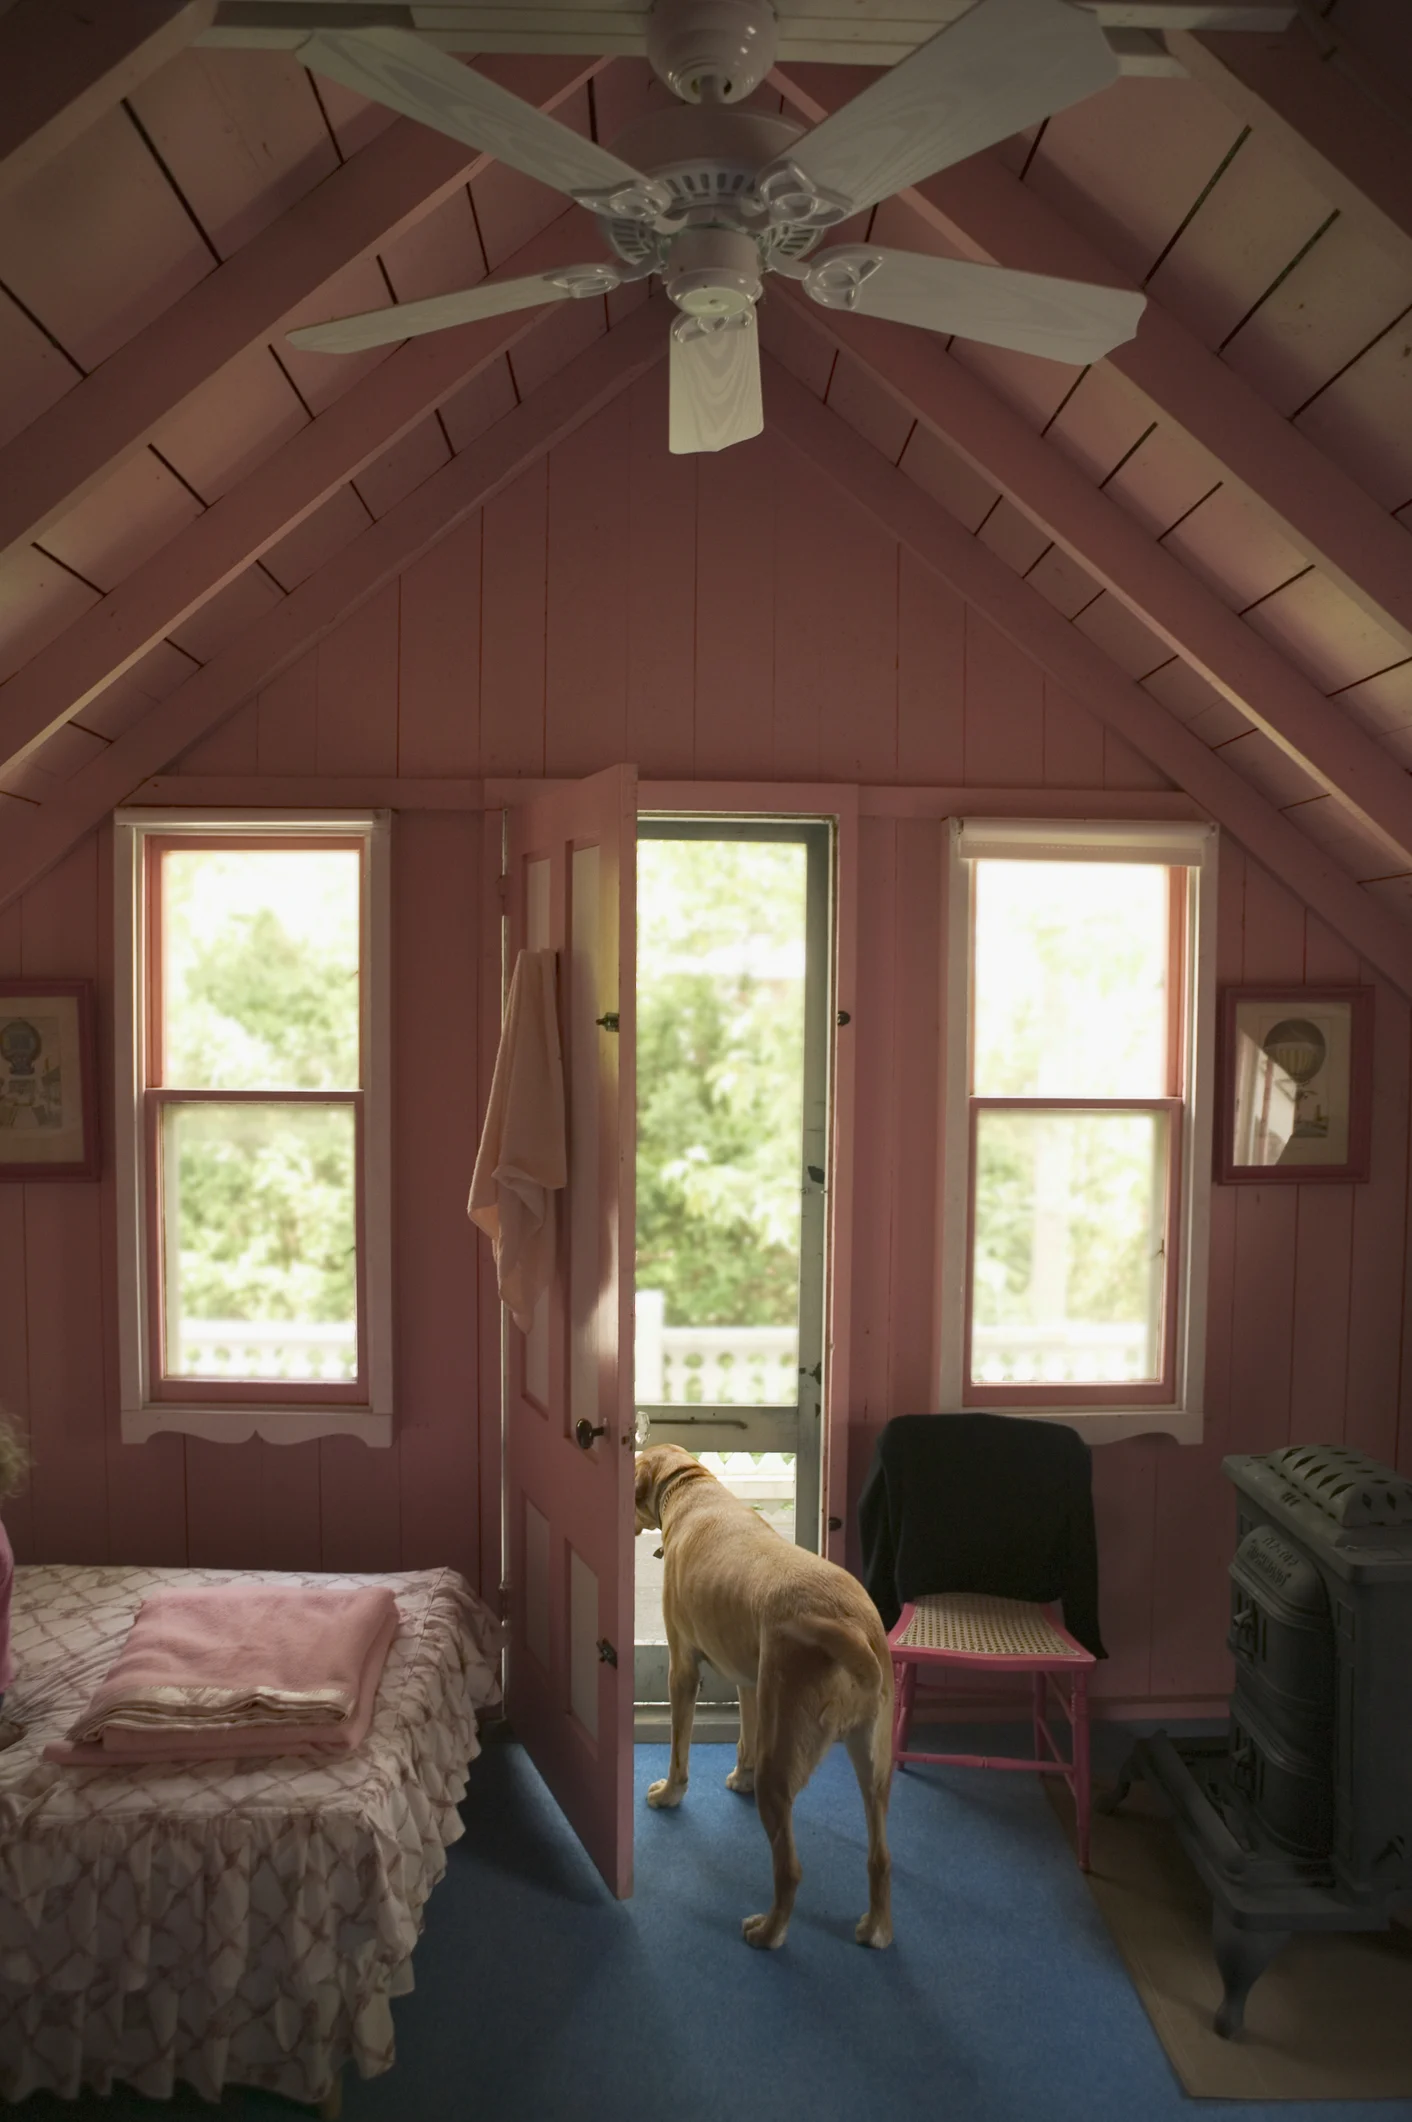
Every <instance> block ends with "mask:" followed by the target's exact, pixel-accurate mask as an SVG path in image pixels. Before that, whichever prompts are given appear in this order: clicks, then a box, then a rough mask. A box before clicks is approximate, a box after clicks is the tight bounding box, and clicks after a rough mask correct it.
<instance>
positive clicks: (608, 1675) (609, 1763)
mask: <svg viewBox="0 0 1412 2122" xmlns="http://www.w3.org/2000/svg"><path fill="white" fill-rule="evenodd" d="M508 822H509V831H508V878H509V884H508V912H509V930H510V934H509V943H510V958H509V963H510V964H513V963H514V957H515V953H516V952H517V951H518V950H520V949H521V948H528V949H531V950H535V949H540V950H542V949H552V950H554V951H556V952H557V953H558V994H559V1028H560V1037H561V1040H562V1043H563V1050H564V1082H565V1098H566V1102H567V1106H568V1185H567V1187H566V1189H565V1191H564V1194H563V1195H562V1196H561V1197H560V1198H559V1202H558V1210H559V1229H558V1251H557V1265H556V1270H555V1275H554V1281H553V1284H552V1286H551V1287H550V1289H549V1290H548V1291H547V1292H546V1294H545V1296H544V1297H543V1298H542V1299H541V1300H540V1304H539V1308H538V1310H537V1312H536V1315H535V1318H534V1322H533V1325H532V1327H531V1329H530V1331H529V1333H528V1334H522V1333H521V1332H520V1331H519V1329H518V1328H517V1327H515V1326H513V1325H508V1324H507V1327H506V1332H507V1335H508V1338H509V1361H508V1364H507V1367H506V1465H505V1508H506V1514H507V1515H506V1544H507V1550H508V1561H509V1580H510V1652H509V1678H508V1686H507V1706H508V1709H509V1714H510V1719H511V1722H512V1723H513V1725H514V1728H515V1731H516V1734H517V1736H518V1737H519V1738H520V1739H522V1740H523V1741H524V1744H525V1747H526V1749H527V1750H528V1752H529V1754H530V1757H531V1759H532V1760H533V1761H534V1763H535V1766H536V1767H537V1768H538V1769H539V1771H540V1773H541V1775H542V1776H543V1777H544V1780H545V1782H546V1783H547V1784H548V1785H549V1788H550V1790H551V1791H552V1792H553V1793H554V1796H555V1798H556V1799H557V1800H558V1802H559V1804H560V1805H561V1806H562V1808H563V1810H564V1812H565V1814H566V1815H567V1817H568V1819H569V1821H570V1824H571V1825H572V1826H573V1828H574V1830H575V1832H576V1833H577V1834H578V1835H579V1837H580V1839H581V1840H582V1842H583V1844H584V1847H585V1848H586V1849H587V1851H588V1853H589V1855H590V1856H591V1857H592V1858H593V1861H594V1863H595V1864H596V1865H597V1866H598V1869H599V1870H600V1871H601V1872H602V1874H603V1876H604V1878H605V1879H606V1880H607V1882H608V1884H609V1886H611V1887H612V1889H613V1891H614V1893H615V1894H617V1895H619V1896H620V1897H622V1896H626V1895H627V1894H629V1893H631V1891H632V1736H633V1573H632V1572H633V1500H632V1495H633V1423H634V1407H633V1370H632V1354H633V1323H632V1322H633V1271H632V1263H633V1242H634V1240H633V1229H634V1225H633V1207H634V1185H633V1179H634V1159H635V1155H636V1123H635V1104H634V1084H633V1066H632V1062H633V1033H634V1003H635V988H636V872H637V770H636V768H635V767H628V766H616V767H610V768H609V769H608V770H607V771H606V772H604V773H600V774H595V775H593V776H592V778H591V779H589V780H586V781H580V782H575V783H572V784H570V785H567V786H562V787H560V788H559V789H557V790H556V791H554V793H552V794H547V795H536V796H533V797H530V798H528V799H527V800H526V801H525V802H523V803H519V804H514V805H512V806H511V807H510V809H509V812H508Z"/></svg>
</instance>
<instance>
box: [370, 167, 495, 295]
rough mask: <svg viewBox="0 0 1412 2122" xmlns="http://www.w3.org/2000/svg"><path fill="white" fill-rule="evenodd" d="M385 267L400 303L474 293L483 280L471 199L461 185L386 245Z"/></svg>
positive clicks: (483, 259)
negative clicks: (470, 290) (463, 291)
mask: <svg viewBox="0 0 1412 2122" xmlns="http://www.w3.org/2000/svg"><path fill="white" fill-rule="evenodd" d="M381 257H382V262H383V265H384V266H385V268H386V270H387V277H388V279H389V280H390V281H391V283H392V291H393V293H394V294H395V295H396V297H397V299H398V301H399V302H424V301H425V300H426V299H427V297H428V296H429V295H447V294H452V293H454V292H455V291H456V290H457V289H459V288H463V287H475V286H476V285H477V284H478V282H480V281H481V280H483V279H484V278H485V254H484V253H483V251H482V250H481V247H480V230H479V229H478V228H477V227H476V217H475V212H474V210H473V208H472V206H471V195H470V192H469V190H468V189H467V188H466V187H465V186H464V185H463V186H462V187H461V188H460V190H459V191H454V192H452V194H451V196H450V198H449V199H443V200H442V202H441V205H440V206H435V207H433V208H432V210H431V212H430V213H429V214H423V216H422V218H421V220H420V221H414V222H413V223H412V226H411V227H410V228H407V229H403V230H402V232H401V234H400V235H397V236H394V237H393V239H392V241H391V242H390V243H386V244H384V245H383V248H382V252H381Z"/></svg>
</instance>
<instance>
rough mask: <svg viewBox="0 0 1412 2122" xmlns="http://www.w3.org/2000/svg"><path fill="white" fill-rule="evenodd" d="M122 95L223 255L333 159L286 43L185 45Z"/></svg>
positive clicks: (305, 77) (303, 72)
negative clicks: (267, 48)
mask: <svg viewBox="0 0 1412 2122" xmlns="http://www.w3.org/2000/svg"><path fill="white" fill-rule="evenodd" d="M130 100H131V103H132V108H133V110H134V112H135V113H136V115H137V118H138V121H139V122H140V124H141V126H142V128H143V130H144V132H145V133H146V134H147V136H148V138H149V139H150V140H151V142H152V144H153V146H154V147H155V148H156V150H157V153H158V154H159V155H160V156H161V158H162V160H163V162H164V163H165V164H166V166H167V168H168V169H169V170H170V171H171V173H172V177H173V179H174V180H175V182H176V184H177V186H178V188H179V189H180V191H181V195H182V197H183V198H184V199H185V200H186V202H187V204H188V206H189V207H190V208H191V211H192V213H193V214H194V215H195V216H196V219H197V221H198V222H199V223H200V225H201V227H202V229H203V230H204V231H205V234H206V235H207V237H208V238H209V239H210V241H211V243H212V244H213V245H214V247H215V248H216V250H218V251H219V252H220V254H221V256H222V257H223V258H228V257H229V256H230V254H231V252H232V251H236V250H239V249H240V247H241V245H242V244H243V243H248V242H249V241H250V238H251V237H252V236H255V235H258V234H259V232H260V230H261V229H262V228H266V227H268V226H269V224H270V222H271V221H274V220H277V219H278V217H279V215H280V214H282V213H283V212H284V210H285V208H286V207H288V206H292V205H293V204H294V202H295V200H296V199H301V198H302V197H303V196H304V194H305V192H307V191H309V190H310V189H311V188H312V187H313V186H314V185H315V184H317V183H318V182H319V179H320V178H321V177H327V176H328V175H329V173H330V172H331V171H332V170H335V169H337V167H338V163H339V153H338V149H337V148H336V147H335V146H334V143H333V140H332V137H331V136H330V133H329V129H328V126H327V124H326V123H325V120H324V114H323V112H322V110H321V109H320V108H319V103H318V99H317V98H316V96H315V94H314V90H313V86H312V84H311V80H310V76H309V72H308V69H307V68H306V67H302V66H301V65H300V64H299V62H298V60H297V59H296V58H295V57H294V55H293V53H292V52H242V51H186V52H183V53H182V54H181V56H180V57H179V58H176V59H173V60H171V61H170V62H169V63H168V64H167V65H166V66H164V67H163V68H162V69H161V70H160V72H158V73H156V74H154V75H153V76H152V78H151V79H150V80H148V81H145V82H143V84H142V86H141V87H140V88H139V89H138V90H137V91H136V92H135V93H134V95H133V96H132V98H131V99H130Z"/></svg>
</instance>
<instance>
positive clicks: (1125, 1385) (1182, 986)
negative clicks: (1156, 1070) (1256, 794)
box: [961, 856, 1192, 1409]
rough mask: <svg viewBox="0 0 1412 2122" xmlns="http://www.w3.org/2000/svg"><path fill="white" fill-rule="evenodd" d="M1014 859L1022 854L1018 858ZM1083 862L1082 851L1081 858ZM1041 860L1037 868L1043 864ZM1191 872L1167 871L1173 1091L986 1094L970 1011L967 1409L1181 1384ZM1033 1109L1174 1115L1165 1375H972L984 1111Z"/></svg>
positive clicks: (1140, 1400) (1164, 1392) (1138, 1397)
mask: <svg viewBox="0 0 1412 2122" xmlns="http://www.w3.org/2000/svg"><path fill="white" fill-rule="evenodd" d="M1011 859H1021V860H1022V859H1023V857H1020V856H1016V857H1013V858H1011ZM1076 859H1078V860H1081V859H1082V858H1081V857H1076ZM1039 866H1040V865H1039V864H1036V867H1039ZM1190 891H1191V871H1190V870H1189V869H1187V868H1183V867H1178V866H1176V865H1172V866H1171V867H1170V868H1169V869H1168V872H1167V981H1166V988H1165V1000H1166V1010H1165V1015H1166V1023H1165V1027H1164V1035H1165V1036H1164V1051H1165V1059H1166V1075H1167V1096H1166V1097H1162V1098H986V1097H978V1096H977V1095H976V1093H975V1091H974V1090H973V1089H972V1088H971V1087H970V1086H971V1085H973V1084H974V1082H975V1011H974V1009H972V1010H971V1011H970V1013H969V1015H970V1023H969V1040H968V1052H967V1059H966V1080H967V1116H966V1131H967V1152H966V1285H965V1317H964V1327H963V1332H962V1346H961V1379H962V1386H963V1390H964V1393H965V1404H966V1405H967V1406H968V1407H977V1408H985V1407H1014V1408H1026V1407H1048V1408H1074V1409H1079V1408H1102V1407H1165V1406H1168V1405H1170V1404H1171V1402H1172V1399H1173V1397H1174V1395H1175V1392H1176V1382H1177V1339H1176V1327H1177V1322H1178V1306H1177V1299H1178V1294H1179V1268H1180V1258H1179V1256H1180V1244H1181V1229H1182V1221H1181V1219H1182V1210H1183V1203H1182V1183H1181V1182H1182V1150H1183V1132H1184V1129H1183V1123H1184V1120H1185V1117H1186V1101H1187V1085H1186V1082H1185V1065H1184V1060H1183V1056H1184V1053H1185V1050H1186V1040H1185V1037H1184V1032H1185V1026H1186V1022H1187V1015H1188V1012H1189V1010H1190V1007H1191V971H1192V969H1191V966H1190V963H1189V954H1188V950H1187V936H1188V932H1189V910H1190ZM968 949H969V952H970V980H969V991H970V993H971V994H972V996H974V994H975V973H976V895H975V893H974V892H973V893H972V894H971V907H970V938H969V943H968ZM1005 1110H1010V1111H1028V1112H1045V1113H1047V1112H1112V1113H1130V1112H1161V1113H1165V1114H1166V1115H1167V1201H1166V1214H1165V1217H1164V1230H1163V1260H1164V1267H1165V1272H1164V1275H1163V1278H1162V1316H1161V1321H1160V1327H1159V1345H1160V1348H1161V1363H1160V1365H1159V1375H1158V1376H1157V1377H1156V1378H1151V1379H1147V1378H1144V1379H1120V1380H1118V1381H1117V1382H1116V1383H1104V1382H1103V1381H1101V1380H1083V1379H1075V1380H1074V1381H1073V1382H1072V1383H1070V1384H1059V1383H1055V1382H1045V1381H1039V1382H1036V1383H1034V1384H1026V1385H993V1384H986V1383H984V1382H983V1381H981V1380H979V1379H977V1378H976V1377H974V1376H973V1375H972V1370H971V1334H972V1325H973V1321H974V1318H975V1279H974V1278H975V1258H976V1230H975V1224H976V1134H977V1124H978V1118H979V1115H980V1113H981V1112H982V1111H991V1112H994V1111H1005Z"/></svg>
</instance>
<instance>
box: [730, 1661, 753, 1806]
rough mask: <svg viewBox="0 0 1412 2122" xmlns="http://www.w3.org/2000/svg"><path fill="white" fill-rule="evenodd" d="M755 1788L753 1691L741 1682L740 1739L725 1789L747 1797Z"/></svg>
mask: <svg viewBox="0 0 1412 2122" xmlns="http://www.w3.org/2000/svg"><path fill="white" fill-rule="evenodd" d="M754 1788H755V1690H754V1688H753V1687H747V1686H746V1685H745V1684H744V1682H743V1681H742V1683H741V1687H740V1738H739V1740H738V1741H737V1744H736V1749H735V1767H734V1768H733V1769H732V1770H731V1772H730V1774H729V1775H728V1776H727V1777H726V1789H727V1790H738V1791H743V1792H744V1793H745V1794H746V1796H747V1797H748V1796H749V1794H750V1792H751V1791H752V1790H754Z"/></svg>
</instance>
